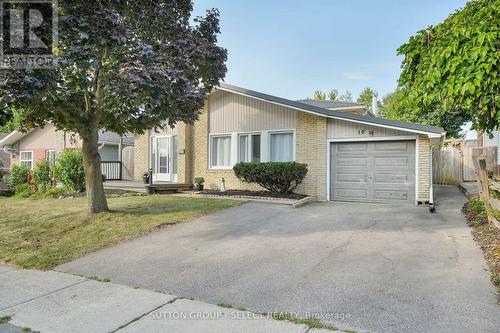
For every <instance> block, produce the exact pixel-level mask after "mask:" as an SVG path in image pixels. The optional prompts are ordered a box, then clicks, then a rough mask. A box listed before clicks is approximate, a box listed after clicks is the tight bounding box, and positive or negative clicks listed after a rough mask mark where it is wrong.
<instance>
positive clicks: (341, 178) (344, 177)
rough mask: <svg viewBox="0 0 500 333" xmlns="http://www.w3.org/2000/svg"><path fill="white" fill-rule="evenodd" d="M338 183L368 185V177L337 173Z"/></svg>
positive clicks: (358, 174) (365, 175)
mask: <svg viewBox="0 0 500 333" xmlns="http://www.w3.org/2000/svg"><path fill="white" fill-rule="evenodd" d="M337 182H339V183H341V182H348V183H349V182H355V183H366V182H368V175H367V174H362V173H340V172H339V173H337Z"/></svg>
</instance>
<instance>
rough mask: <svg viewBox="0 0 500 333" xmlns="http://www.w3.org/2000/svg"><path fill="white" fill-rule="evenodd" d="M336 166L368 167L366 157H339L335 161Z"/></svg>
mask: <svg viewBox="0 0 500 333" xmlns="http://www.w3.org/2000/svg"><path fill="white" fill-rule="evenodd" d="M337 165H338V166H364V167H366V166H368V158H367V157H339V158H338V159H337Z"/></svg>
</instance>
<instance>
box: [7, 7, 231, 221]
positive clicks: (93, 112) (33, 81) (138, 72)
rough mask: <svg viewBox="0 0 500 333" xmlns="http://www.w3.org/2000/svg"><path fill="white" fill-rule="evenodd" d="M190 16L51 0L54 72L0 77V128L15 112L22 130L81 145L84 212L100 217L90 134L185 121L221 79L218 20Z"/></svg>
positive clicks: (184, 11) (213, 15) (210, 15)
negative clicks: (70, 135)
mask: <svg viewBox="0 0 500 333" xmlns="http://www.w3.org/2000/svg"><path fill="white" fill-rule="evenodd" d="M192 9H193V5H192V2H191V1H190V0H127V1H124V0H119V1H116V0H115V1H111V0H88V1H81V0H67V1H60V2H59V45H58V58H57V65H56V67H55V68H54V69H50V70H46V69H44V70H41V69H37V70H13V69H12V70H3V71H1V72H0V125H1V124H5V123H6V122H8V121H9V120H10V119H12V117H13V115H12V107H15V108H16V109H18V110H20V112H21V121H22V123H21V125H20V126H21V127H22V128H25V129H29V128H34V127H41V126H43V125H44V124H45V122H46V121H50V122H52V123H53V124H54V125H55V126H56V127H57V128H58V129H60V130H65V131H68V132H75V133H78V134H79V136H80V137H81V138H82V141H83V146H82V154H83V163H84V169H85V188H86V193H87V198H88V203H89V213H97V212H102V211H105V210H107V209H108V206H107V202H106V198H105V196H104V188H103V184H102V178H101V169H100V157H99V153H98V150H97V148H98V144H97V143H98V131H99V130H101V129H102V130H108V131H113V132H116V133H118V134H124V133H126V132H135V133H143V132H144V130H145V129H148V128H155V127H163V126H172V125H174V124H175V123H176V122H180V121H183V122H186V123H193V122H194V121H195V120H196V119H197V117H198V113H199V110H200V109H201V108H202V106H203V103H204V97H205V95H206V94H207V93H209V92H210V91H211V90H212V89H213V87H214V86H216V85H218V83H219V82H220V80H222V78H223V77H224V75H225V73H226V66H225V61H226V59H227V52H226V50H225V49H223V48H220V47H218V46H217V35H218V34H219V32H220V31H219V13H218V11H217V10H215V9H212V10H209V11H207V12H206V15H205V16H204V17H196V18H194V19H193V21H192V22H194V24H193V25H192V24H190V22H191V21H190V16H191V12H192ZM165 121H166V125H164V122H165Z"/></svg>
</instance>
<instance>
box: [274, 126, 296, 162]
mask: <svg viewBox="0 0 500 333" xmlns="http://www.w3.org/2000/svg"><path fill="white" fill-rule="evenodd" d="M270 141H271V156H270V160H271V161H272V162H291V161H293V133H271V137H270Z"/></svg>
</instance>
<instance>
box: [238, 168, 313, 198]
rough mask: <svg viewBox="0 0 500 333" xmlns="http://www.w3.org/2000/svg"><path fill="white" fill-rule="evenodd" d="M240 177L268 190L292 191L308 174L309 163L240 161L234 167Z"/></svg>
mask: <svg viewBox="0 0 500 333" xmlns="http://www.w3.org/2000/svg"><path fill="white" fill-rule="evenodd" d="M233 170H234V174H235V175H236V177H238V179H240V180H241V181H243V182H245V183H257V184H259V185H260V186H262V187H263V188H265V189H266V190H269V191H271V192H279V193H291V192H293V190H295V189H296V188H297V186H299V184H300V183H302V181H303V180H304V178H305V176H306V175H307V164H303V163H297V162H266V163H256V162H251V163H243V162H242V163H238V164H236V165H235V166H234V168H233Z"/></svg>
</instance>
